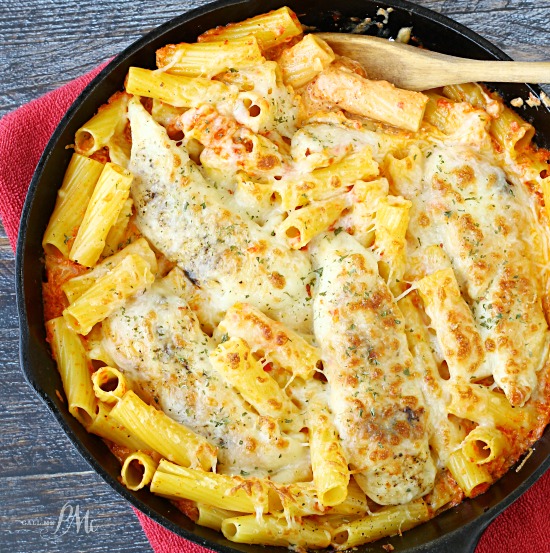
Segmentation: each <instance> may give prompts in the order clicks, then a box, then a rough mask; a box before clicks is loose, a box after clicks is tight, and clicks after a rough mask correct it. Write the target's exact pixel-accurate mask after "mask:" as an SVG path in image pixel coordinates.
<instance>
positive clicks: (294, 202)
mask: <svg viewBox="0 0 550 553" xmlns="http://www.w3.org/2000/svg"><path fill="white" fill-rule="evenodd" d="M378 173H379V167H378V164H377V163H376V161H374V160H373V158H372V153H371V149H370V148H368V147H367V148H365V149H364V150H362V151H360V152H355V153H352V154H349V155H348V156H346V157H345V158H343V159H342V160H340V161H338V162H336V163H333V164H332V165H329V166H328V167H323V168H321V169H315V170H314V171H313V172H312V173H311V174H310V175H309V176H307V177H305V178H304V180H303V181H300V182H292V181H290V180H289V181H285V180H281V181H279V182H278V183H277V184H276V185H275V186H274V189H275V190H276V191H277V192H279V194H280V196H281V207H282V208H283V209H285V210H287V211H288V210H291V209H295V208H296V207H298V206H303V205H306V204H307V203H308V202H310V201H315V200H324V199H327V198H330V197H331V196H336V195H337V194H340V193H341V192H343V191H344V188H345V187H346V186H350V185H352V184H355V182H357V181H360V180H370V179H372V178H374V177H376V176H378Z"/></svg>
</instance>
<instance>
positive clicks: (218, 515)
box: [197, 503, 239, 532]
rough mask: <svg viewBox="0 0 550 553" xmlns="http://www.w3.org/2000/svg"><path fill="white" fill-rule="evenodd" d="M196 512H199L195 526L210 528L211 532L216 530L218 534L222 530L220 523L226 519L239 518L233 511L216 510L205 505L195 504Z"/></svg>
mask: <svg viewBox="0 0 550 553" xmlns="http://www.w3.org/2000/svg"><path fill="white" fill-rule="evenodd" d="M197 510H198V511H199V518H198V519H197V524H198V525H199V526H206V527H207V528H212V530H217V531H218V532H219V531H220V530H221V529H222V523H223V521H224V520H225V519H226V518H233V517H236V516H239V513H236V512H235V511H227V510H226V509H218V508H217V507H212V506H211V505H206V504H205V503H197Z"/></svg>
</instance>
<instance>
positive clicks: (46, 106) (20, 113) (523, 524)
mask: <svg viewBox="0 0 550 553" xmlns="http://www.w3.org/2000/svg"><path fill="white" fill-rule="evenodd" d="M101 68H102V67H99V68H97V69H95V70H94V71H92V72H91V73H88V74H87V75H84V76H82V77H80V78H78V79H76V80H74V81H72V82H70V83H68V84H67V85H65V86H64V87H62V88H60V89H58V90H55V91H53V92H50V93H48V94H46V95H45V96H42V97H41V98H38V99H37V100H33V101H32V102H30V103H29V104H26V105H24V106H23V107H21V108H19V109H18V110H16V111H14V112H12V113H9V114H8V115H6V116H5V117H4V118H3V119H1V120H0V217H1V218H2V221H3V223H4V227H5V229H6V232H7V234H8V236H9V239H10V242H11V244H12V247H13V248H14V249H15V243H16V239H17V232H18V228H19V218H20V216H21V210H22V208H23V202H24V199H25V193H26V191H27V187H28V185H29V182H30V180H31V177H32V174H33V171H34V168H35V167H36V164H37V163H38V160H39V158H40V155H41V153H42V151H43V150H44V148H45V146H46V143H47V141H48V139H49V138H50V136H51V134H52V133H53V131H54V129H55V127H56V126H57V124H58V123H59V121H60V120H61V117H62V116H63V114H64V113H65V112H66V111H67V109H68V108H69V106H70V105H71V103H72V102H73V100H74V99H75V98H76V97H77V96H78V94H79V93H80V92H81V91H82V89H83V88H84V87H85V86H86V85H87V84H88V83H89V82H90V81H91V80H92V78H93V77H94V76H95V75H96V74H97V73H98V71H99V70H100V69H101ZM136 514H137V516H138V518H139V521H140V522H141V525H142V527H143V530H144V531H145V534H146V535H147V538H148V539H149V541H150V542H151V545H152V547H153V549H154V551H155V553H205V552H206V551H208V550H207V549H205V548H203V547H201V546H199V545H195V544H193V543H191V542H188V541H186V540H184V539H182V538H180V537H179V536H176V535H175V534H173V533H172V532H170V531H169V530H166V529H164V528H163V527H162V526H160V525H158V524H157V523H156V522H153V521H152V520H151V519H149V518H147V517H146V516H145V515H144V514H142V513H140V512H138V511H136ZM519 551H521V552H524V553H550V471H549V472H547V473H546V474H545V475H544V476H543V477H542V478H541V479H540V480H539V481H538V482H537V483H536V484H535V485H534V486H533V487H532V488H531V489H530V490H529V491H528V492H527V493H525V494H524V495H523V496H522V497H521V498H520V499H518V501H516V502H515V503H514V504H513V505H512V506H511V507H510V508H508V509H507V510H506V511H505V512H504V513H503V514H501V515H500V516H499V517H498V518H497V519H496V520H495V521H494V522H493V523H492V524H491V525H490V526H489V528H488V529H487V531H486V532H485V534H484V535H483V537H482V538H481V541H480V543H479V545H478V547H477V549H476V553H495V552H497V553H517V552H519ZM457 553H458V552H457Z"/></svg>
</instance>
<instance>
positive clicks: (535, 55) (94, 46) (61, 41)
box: [0, 0, 550, 553]
mask: <svg viewBox="0 0 550 553" xmlns="http://www.w3.org/2000/svg"><path fill="white" fill-rule="evenodd" d="M416 2H417V3H418V4H421V5H423V6H426V7H429V8H432V9H434V10H436V11H439V12H441V13H444V14H446V15H448V16H450V17H452V18H454V19H456V20H457V21H459V22H461V23H463V24H465V25H467V26H469V27H470V28H472V29H473V30H475V31H477V32H478V33H480V34H481V35H482V36H484V37H486V38H487V39H489V40H491V41H492V42H494V43H495V44H497V45H498V46H500V47H501V48H502V49H504V50H505V51H506V52H507V53H508V54H509V55H510V56H512V57H513V58H514V59H518V60H536V59H539V60H542V59H546V60H550V26H549V24H548V22H549V21H550V1H549V0H416ZM206 3H207V1H205V0H191V1H188V2H185V3H184V2H181V1H178V2H176V1H172V2H161V3H159V2H136V1H134V0H116V1H115V0H103V1H102V2H100V3H98V2H95V1H92V0H80V1H79V2H70V1H67V0H64V1H56V2H51V1H47V0H1V1H0V74H1V75H2V79H1V81H0V116H2V115H3V114H5V113H6V112H8V111H10V110H13V109H15V108H17V107H18V106H20V105H21V104H23V103H25V102H28V101H29V100H31V99H33V98H36V97H38V96H40V95H42V94H44V93H45V92H47V91H49V90H53V89H55V88H57V87H59V86H61V85H62V84H63V83H66V82H67V81H69V80H71V79H73V78H75V77H77V76H78V75H81V74H82V73H85V72H86V71H89V70H90V69H92V68H93V67H95V66H96V65H97V64H99V63H100V62H102V61H103V60H106V59H107V58H109V57H110V56H113V55H114V54H116V53H117V52H119V51H120V50H122V49H123V48H124V47H126V46H127V45H128V44H130V43H132V42H133V41H134V40H136V39H137V38H138V37H140V36H141V35H142V34H144V33H146V32H148V31H149V30H151V29H153V28H154V27H156V26H157V25H159V24H161V23H163V22H165V21H167V20H168V19H170V18H172V17H174V16H176V15H179V14H180V13H181V12H182V11H183V10H184V9H185V6H189V7H197V6H200V5H203V4H206ZM335 4H337V3H335ZM547 90H548V89H547ZM17 324H18V323H17V317H16V309H15V294H14V258H13V253H12V251H11V249H10V246H9V242H8V240H7V238H6V235H5V233H4V231H3V229H1V228H0V367H1V370H2V385H1V386H0V406H1V408H0V424H1V426H0V428H1V431H0V473H1V475H2V486H0V551H2V552H8V551H9V552H10V553H17V552H21V553H29V552H32V551H44V552H57V551H59V552H61V551H63V552H72V551H82V552H84V551H90V552H92V551H94V552H107V551H108V552H110V553H114V552H116V551H124V552H125V553H131V552H134V551H135V552H137V551H139V552H144V551H151V547H150V545H149V543H148V542H147V540H146V538H145V536H144V534H143V532H142V530H141V527H140V525H139V523H138V522H137V519H136V518H135V516H134V514H133V512H132V509H131V508H130V505H129V504H127V503H126V502H125V501H123V500H122V499H121V498H120V497H118V496H117V495H116V494H115V493H114V492H113V491H112V490H111V488H110V487H109V486H108V485H107V484H105V483H104V482H103V481H102V480H101V479H100V478H99V477H98V476H97V475H96V474H95V473H94V472H93V471H92V470H90V467H89V466H88V465H87V464H86V463H85V462H84V461H83V460H82V459H81V457H80V456H79V454H78V453H76V451H75V450H74V448H73V446H72V445H71V444H70V442H69V441H68V439H67V438H66V437H65V435H64V434H63V433H62V431H61V430H60V428H59V427H58V425H57V423H56V422H55V421H54V419H53V418H52V417H51V416H50V414H49V412H48V411H47V410H46V408H45V407H44V406H43V405H42V404H41V403H40V401H39V400H38V399H37V398H36V397H35V395H34V393H33V392H32V391H31V389H30V388H29V387H28V386H27V384H26V383H25V381H24V379H23V376H22V374H21V372H20V369H19V360H18V346H17V339H18V328H17ZM67 502H68V503H67ZM66 504H67V507H66V508H65V511H64V513H63V514H64V518H65V520H66V519H67V517H68V516H69V514H70V510H69V505H70V506H71V507H72V508H73V509H76V507H77V506H78V507H79V510H80V517H81V518H82V517H84V515H85V514H86V512H88V513H89V515H88V516H89V518H88V520H89V522H91V523H92V530H93V531H90V526H88V532H86V528H85V523H84V522H82V524H81V527H80V529H79V530H78V529H77V525H76V524H75V523H74V521H73V524H68V523H66V522H65V523H62V524H61V526H60V528H59V529H58V531H57V533H55V529H56V527H57V525H58V520H59V517H60V514H61V512H62V509H63V506H64V505H66ZM73 515H74V511H73Z"/></svg>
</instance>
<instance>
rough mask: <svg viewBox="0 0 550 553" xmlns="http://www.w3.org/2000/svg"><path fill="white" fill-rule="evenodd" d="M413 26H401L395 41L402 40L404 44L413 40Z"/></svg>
mask: <svg viewBox="0 0 550 553" xmlns="http://www.w3.org/2000/svg"><path fill="white" fill-rule="evenodd" d="M411 33H412V27H401V29H399V32H398V33H397V38H396V39H395V42H401V43H402V44H408V43H409V41H410V40H411Z"/></svg>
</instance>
